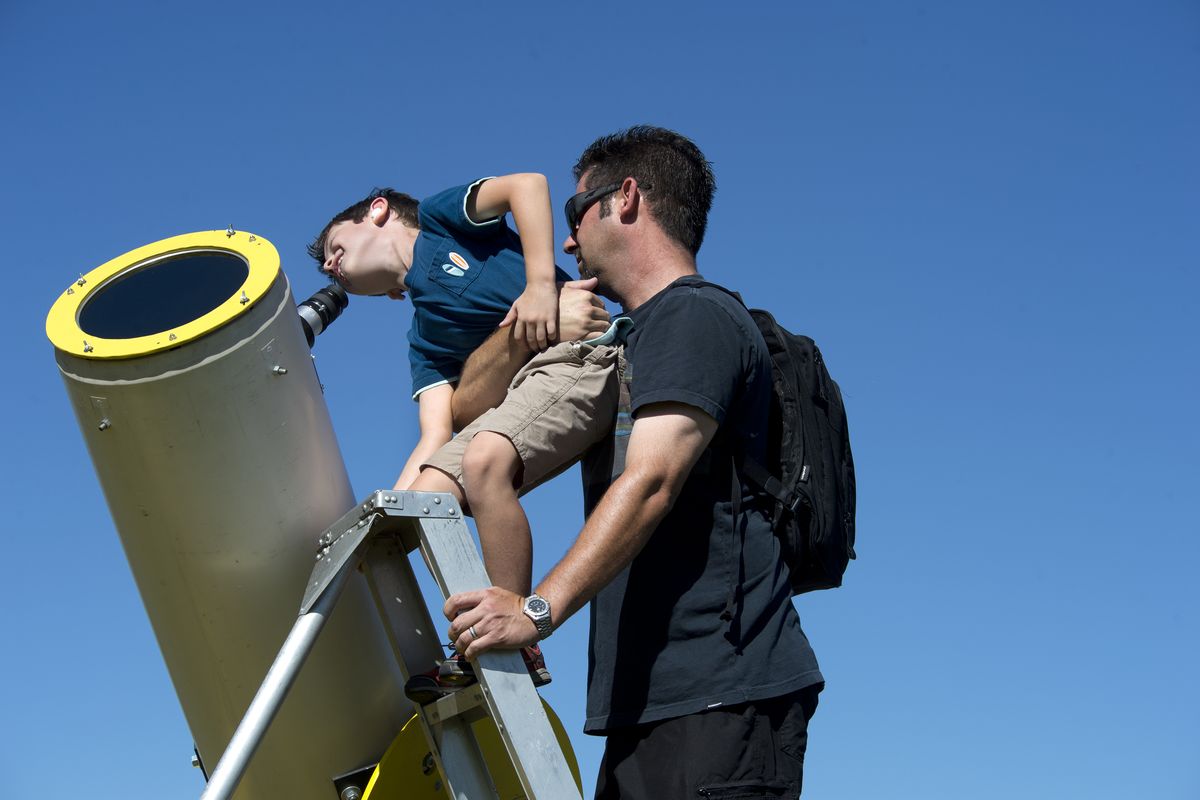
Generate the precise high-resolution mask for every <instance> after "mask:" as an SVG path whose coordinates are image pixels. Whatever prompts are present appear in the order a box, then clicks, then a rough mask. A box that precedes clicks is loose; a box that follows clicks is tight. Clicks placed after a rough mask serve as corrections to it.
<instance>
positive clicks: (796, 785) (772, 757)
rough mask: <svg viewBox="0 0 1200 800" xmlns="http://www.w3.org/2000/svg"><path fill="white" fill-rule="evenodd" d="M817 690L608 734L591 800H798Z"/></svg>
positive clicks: (811, 687)
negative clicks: (697, 799)
mask: <svg viewBox="0 0 1200 800" xmlns="http://www.w3.org/2000/svg"><path fill="white" fill-rule="evenodd" d="M823 687H824V684H818V685H816V686H809V687H807V688H804V689H801V690H800V691H798V692H794V693H792V694H789V695H784V696H782V697H772V698H770V699H768V700H755V701H753V702H750V703H740V704H738V705H733V706H722V707H719V708H714V709H711V710H708V711H702V712H700V713H698V714H692V715H690V716H686V717H676V718H675V719H667V720H663V721H661V722H651V723H648V724H646V725H638V726H635V727H632V728H626V729H623V730H619V731H616V732H614V733H610V734H609V735H608V741H607V743H606V745H605V748H604V760H603V761H601V762H600V776H599V778H598V779H597V780H596V800H617V799H618V798H620V800H675V799H676V798H680V799H681V800H682V798H693V797H701V798H703V797H711V798H727V799H728V798H753V797H772V798H797V797H799V796H800V789H801V785H802V783H803V779H804V751H805V749H806V748H807V747H808V721H809V720H810V719H811V718H812V715H813V712H815V711H816V710H817V695H818V694H819V693H820V691H821V689H822V688H823Z"/></svg>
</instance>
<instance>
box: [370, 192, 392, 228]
mask: <svg viewBox="0 0 1200 800" xmlns="http://www.w3.org/2000/svg"><path fill="white" fill-rule="evenodd" d="M367 216H368V217H369V218H370V220H371V222H374V223H375V224H376V225H379V226H382V225H383V223H385V222H387V220H388V217H390V216H391V208H389V207H388V201H387V198H386V197H376V198H375V199H374V200H372V201H371V210H370V211H368V212H367Z"/></svg>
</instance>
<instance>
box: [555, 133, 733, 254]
mask: <svg viewBox="0 0 1200 800" xmlns="http://www.w3.org/2000/svg"><path fill="white" fill-rule="evenodd" d="M585 173H586V174H587V176H588V180H587V182H588V185H587V186H586V187H585V188H588V189H591V188H595V187H597V186H603V185H605V184H609V183H620V182H621V181H623V180H624V179H625V178H628V177H633V178H636V179H637V182H638V188H639V189H640V190H641V191H642V192H643V193H644V194H645V196H646V202H647V204H648V205H649V207H650V211H651V213H652V214H653V215H654V219H655V220H656V221H657V222H658V224H659V225H660V226H661V227H662V229H663V230H664V231H665V232H666V233H667V235H668V236H670V237H671V238H672V239H674V240H675V241H677V242H679V243H680V244H681V245H683V246H684V247H686V248H687V250H688V252H690V253H691V254H692V255H696V253H697V252H698V251H699V250H700V244H701V242H703V241H704V231H705V229H706V228H707V227H708V212H709V210H710V209H711V208H712V201H713V194H714V193H716V191H717V180H716V178H715V177H713V171H712V164H710V163H709V162H708V161H707V160H706V159H705V158H704V153H702V152H700V148H699V147H696V145H695V143H694V142H692V140H691V139H688V138H687V137H686V136H682V135H680V134H678V133H676V132H675V131H670V130H667V129H666V128H656V127H654V126H652V125H636V126H634V127H632V128H629V129H627V130H623V131H618V132H617V133H613V134H610V135H608V136H601V137H600V138H599V139H597V140H596V141H594V142H592V144H591V145H590V146H589V147H588V149H586V150H584V151H583V155H581V156H580V157H579V161H578V162H577V163H576V164H575V180H576V181H578V180H579V179H580V178H581V177H582V176H583V175H584V174H585ZM608 208H609V206H608V202H607V201H606V202H603V203H601V205H600V214H601V216H607V215H608V213H609V210H608Z"/></svg>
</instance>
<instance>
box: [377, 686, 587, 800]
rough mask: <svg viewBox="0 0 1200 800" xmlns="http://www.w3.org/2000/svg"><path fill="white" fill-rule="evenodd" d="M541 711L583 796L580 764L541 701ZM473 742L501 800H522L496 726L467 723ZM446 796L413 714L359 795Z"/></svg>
mask: <svg viewBox="0 0 1200 800" xmlns="http://www.w3.org/2000/svg"><path fill="white" fill-rule="evenodd" d="M542 707H543V708H544V709H545V710H546V716H547V717H549V719H550V727H551V728H553V729H554V737H555V738H556V739H558V745H559V747H561V748H562V750H563V754H564V755H565V756H566V757H567V766H568V767H570V769H571V775H572V776H573V777H574V778H575V785H576V786H578V787H579V793H580V795H582V794H583V780H582V779H581V778H580V775H579V762H578V761H577V760H576V759H575V751H574V750H573V749H572V748H571V740H570V738H569V737H568V736H567V731H566V729H565V728H563V724H562V722H561V721H560V720H559V718H558V715H557V714H555V713H554V709H552V708H550V705H549V704H548V703H547V702H546V701H545V700H543V701H542ZM471 728H472V729H473V730H474V732H475V740H476V741H477V742H479V749H480V751H481V752H482V753H483V758H484V761H485V762H486V763H487V768H488V772H489V773H491V776H492V780H493V781H494V782H495V784H496V795H497V796H498V797H499V798H500V800H524V798H525V790H524V789H522V788H521V781H520V779H519V778H517V773H516V770H514V769H513V766H512V762H511V761H509V760H508V754H507V753H506V752H505V750H504V742H503V741H501V739H500V731H498V730H496V723H495V721H494V720H493V719H492V718H491V717H489V716H485V717H483V718H481V719H479V720H477V721H475V722H473V723H472V724H471ZM448 798H450V791H449V790H448V789H447V788H446V782H445V781H444V780H443V779H442V775H441V773H440V772H439V771H438V769H437V768H436V767H435V766H434V762H433V756H432V755H431V754H430V751H429V744H428V742H426V741H425V735H424V734H423V733H422V731H421V724H420V722H419V721H418V720H417V717H416V715H415V714H414V715H413V717H412V718H411V719H410V720H409V721H408V722H406V723H405V724H404V727H403V728H402V729H401V730H400V733H399V735H398V736H396V738H395V740H394V741H393V742H392V744H391V746H390V747H388V749H387V752H386V753H384V754H383V758H382V759H380V761H379V766H377V767H376V768H375V773H374V774H373V775H372V776H371V781H370V782H369V783H368V784H367V789H366V791H365V792H364V794H363V800H448Z"/></svg>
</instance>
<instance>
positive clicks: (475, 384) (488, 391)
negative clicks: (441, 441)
mask: <svg viewBox="0 0 1200 800" xmlns="http://www.w3.org/2000/svg"><path fill="white" fill-rule="evenodd" d="M594 288H596V281H595V279H590V280H586V281H568V282H567V283H564V284H563V285H562V286H561V287H560V291H559V295H558V332H559V336H560V338H561V340H562V341H564V342H570V341H576V340H580V339H587V338H589V337H590V336H596V335H598V334H601V333H603V332H604V331H605V330H606V329H607V328H608V311H606V310H605V308H604V303H603V302H601V301H600V299H599V298H598V297H596V295H594V294H592V291H591V290H592V289H594ZM532 357H533V350H531V349H530V348H529V347H528V346H526V344H525V342H524V341H522V340H519V339H517V337H516V336H515V335H514V334H513V329H512V328H511V327H505V328H501V329H500V330H498V331H496V332H495V333H493V334H492V335H491V336H489V337H488V338H487V340H486V341H485V342H484V343H483V344H481V345H480V346H479V347H478V348H476V349H475V352H474V353H472V354H471V357H470V358H468V359H467V363H466V364H464V365H463V371H462V377H460V378H459V381H458V388H457V389H456V390H455V392H454V403H453V406H452V413H453V419H454V430H456V431H461V430H462V429H463V428H465V427H466V426H467V425H470V424H471V423H472V422H474V421H475V419H476V418H477V417H478V416H479V415H480V414H482V413H483V412H485V411H487V410H488V409H489V408H495V407H496V406H498V405H500V403H502V402H503V401H504V395H505V394H506V393H507V392H508V385H509V384H510V383H512V379H513V377H514V376H515V375H516V374H517V371H518V370H519V369H521V367H523V366H525V363H526V362H527V361H529V359H530V358H532Z"/></svg>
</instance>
